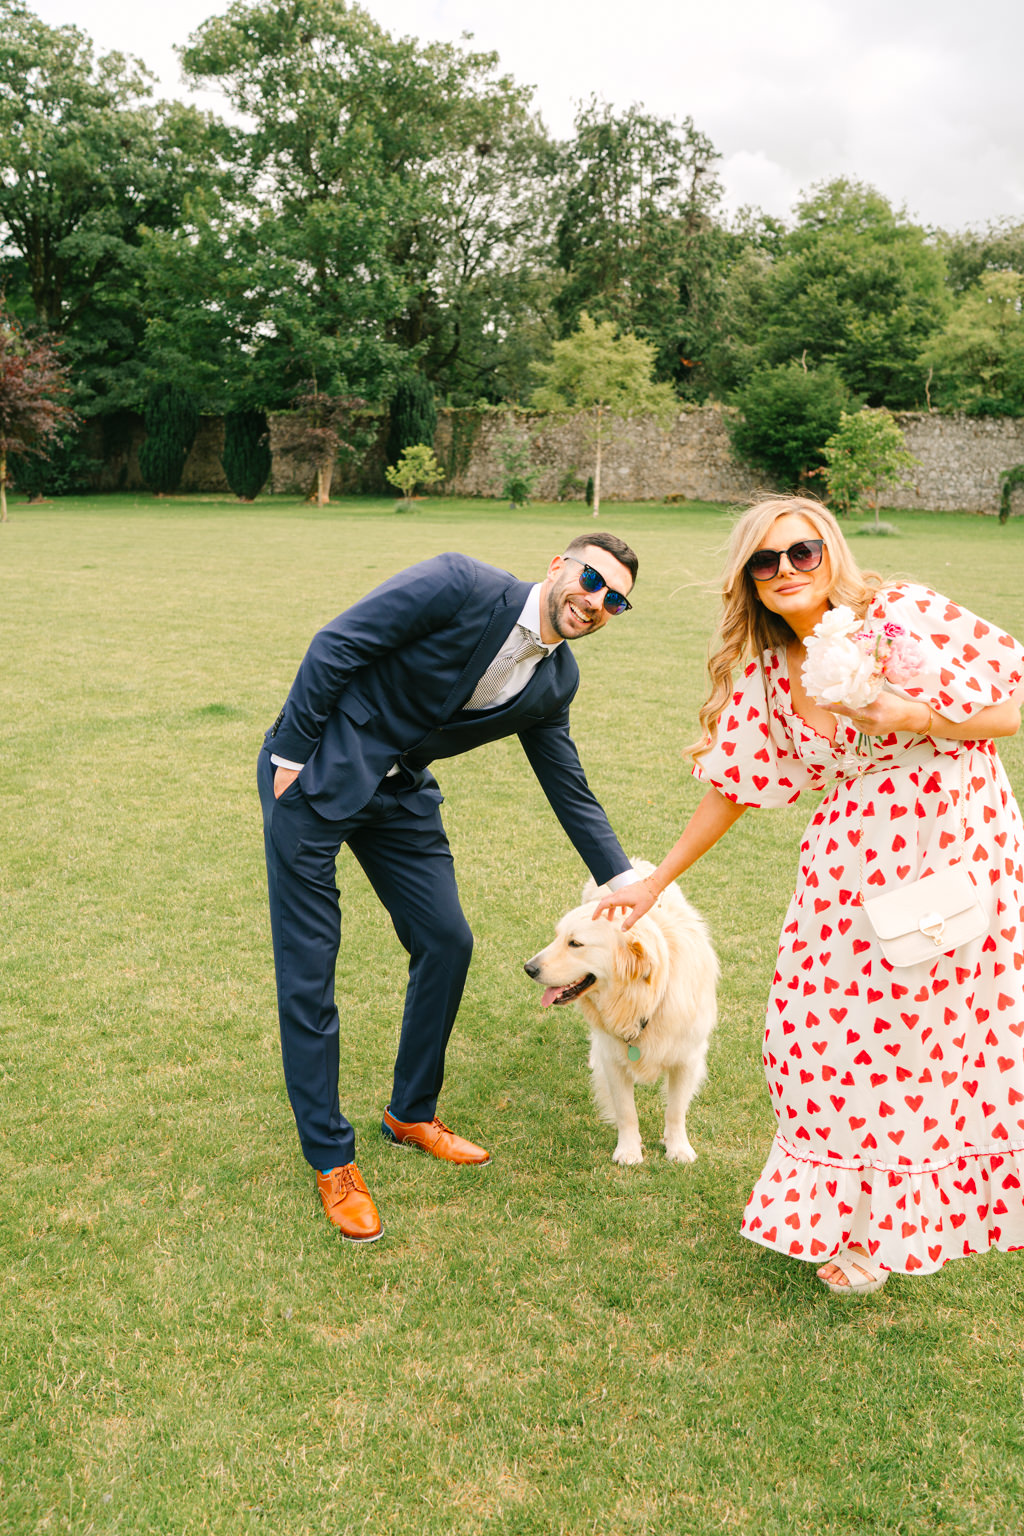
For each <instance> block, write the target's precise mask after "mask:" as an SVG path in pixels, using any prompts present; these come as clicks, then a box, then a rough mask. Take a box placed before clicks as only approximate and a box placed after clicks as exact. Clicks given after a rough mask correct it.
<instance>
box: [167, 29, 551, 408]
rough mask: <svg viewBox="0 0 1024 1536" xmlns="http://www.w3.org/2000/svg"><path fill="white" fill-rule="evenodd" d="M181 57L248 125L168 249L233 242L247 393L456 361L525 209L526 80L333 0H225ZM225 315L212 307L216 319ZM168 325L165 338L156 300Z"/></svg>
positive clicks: (487, 57) (359, 385) (440, 369)
mask: <svg viewBox="0 0 1024 1536" xmlns="http://www.w3.org/2000/svg"><path fill="white" fill-rule="evenodd" d="M182 60H183V64H184V66H185V70H186V74H187V77H188V79H189V80H190V81H191V83H193V84H195V85H197V86H201V87H211V86H213V87H219V88H221V89H222V90H223V91H224V92H225V93H226V95H227V97H228V100H229V102H230V103H231V106H232V108H233V109H234V110H235V112H236V113H238V114H239V115H241V116H243V117H244V118H245V119H246V120H247V122H248V123H249V125H250V126H249V128H248V129H247V130H246V131H245V132H240V133H239V134H238V135H237V136H236V138H235V141H234V142H235V147H236V164H237V180H238V185H239V195H238V197H237V198H236V200H235V206H234V207H233V208H231V209H227V210H225V211H224V212H223V213H222V214H220V215H214V214H211V215H210V216H209V218H208V220H207V227H206V228H205V229H204V231H203V237H202V249H200V248H199V246H198V245H196V246H195V247H193V243H192V242H191V240H189V241H187V242H185V243H184V248H183V249H180V250H179V259H180V261H181V263H182V266H183V267H185V268H187V266H188V263H189V259H190V258H191V257H192V256H193V255H195V257H196V259H197V261H198V260H199V259H202V263H203V266H204V269H207V270H208V269H209V267H210V266H211V265H213V263H214V260H215V257H214V256H213V255H212V252H213V251H215V249H216V248H217V247H218V246H219V248H220V250H221V252H222V253H223V255H224V257H225V258H226V259H227V260H231V259H232V257H234V256H235V253H236V252H238V250H239V249H240V248H241V249H242V251H243V252H244V265H245V267H246V269H247V280H246V282H245V283H244V285H242V287H241V288H239V289H238V290H237V291H236V292H235V293H234V294H233V295H232V296H231V302H230V304H229V306H228V310H227V315H228V316H229V317H230V323H231V324H232V326H233V328H234V329H236V330H237V331H239V332H242V333H248V335H249V336H250V337H251V368H250V373H251V378H252V379H253V380H254V381H255V385H256V389H255V394H256V397H257V398H258V399H259V400H260V403H262V404H264V405H267V406H269V405H283V404H285V403H286V402H287V401H288V400H290V399H291V397H292V396H293V395H294V393H295V391H296V389H298V388H301V387H303V380H306V379H308V378H309V377H310V376H312V375H315V376H316V378H317V379H319V380H320V384H321V388H322V389H323V390H324V391H326V392H327V393H328V394H334V395H346V394H350V393H358V394H360V395H362V396H364V397H365V398H368V399H374V400H382V399H386V398H388V396H389V395H391V393H392V391H393V388H394V383H395V381H397V380H398V379H399V378H401V377H403V376H405V377H407V376H408V374H409V372H410V365H415V366H420V364H421V360H422V367H423V368H425V370H426V373H427V376H428V377H437V376H439V375H441V374H446V373H449V372H451V371H453V370H454V369H455V368H456V367H457V364H458V360H459V358H460V356H461V353H462V349H463V346H464V342H465V339H466V334H467V330H468V329H471V328H472V327H471V326H468V325H467V324H466V323H465V317H464V315H463V310H464V309H466V308H472V309H473V313H472V315H470V316H469V319H470V320H471V321H472V325H476V324H477V323H478V322H477V318H476V317H477V315H478V314H479V313H480V312H481V309H483V311H484V312H485V313H486V302H487V301H486V299H485V297H484V295H483V289H484V288H485V287H486V282H487V279H488V276H489V275H490V274H492V272H493V269H494V268H495V266H496V265H500V264H501V263H502V261H503V260H504V254H503V253H504V251H505V249H506V247H507V245H508V244H509V243H513V244H514V243H516V242H517V241H518V240H519V238H520V235H521V233H522V231H523V230H524V229H529V228H530V227H531V225H532V223H533V213H532V211H530V209H531V208H532V205H529V207H528V204H529V200H528V199H525V194H521V193H520V191H519V187H520V185H525V182H526V181H530V179H531V178H530V177H529V176H526V177H525V178H523V180H522V182H521V181H520V178H519V177H518V169H522V168H523V164H522V162H523V159H524V157H523V156H520V157H519V158H518V159H515V157H514V156H513V157H512V158H511V159H510V155H512V146H513V144H514V143H515V141H516V138H517V134H518V133H519V131H520V129H522V130H523V131H524V132H525V129H526V125H527V123H528V115H527V111H526V102H527V99H528V94H529V93H528V92H526V91H524V90H522V88H520V87H516V86H514V85H513V83H512V82H511V81H510V80H508V79H507V77H503V76H502V77H496V76H495V65H496V57H495V55H493V54H489V53H472V52H468V51H465V50H463V49H461V48H458V47H455V46H452V45H449V44H443V43H432V44H429V45H426V46H421V45H420V44H418V43H417V42H415V41H414V40H412V39H409V38H400V39H395V38H392V37H391V36H390V35H389V34H388V33H387V32H386V31H384V29H383V28H381V27H380V26H379V25H378V24H377V23H376V22H375V21H374V20H373V18H372V17H371V16H370V15H369V14H368V13H367V12H366V11H365V10H363V9H362V8H361V7H360V6H358V5H356V4H346V3H345V0H290V3H289V4H288V5H279V4H276V3H272V0H256V3H252V4H245V3H241V0H234V3H233V4H231V5H229V6H228V8H227V10H226V12H225V14H224V15H223V16H217V17H213V18H212V19H211V20H209V21H207V22H206V23H204V25H203V26H202V27H200V28H199V29H198V31H197V32H196V33H195V34H194V35H193V37H192V38H191V39H190V41H189V44H188V46H187V47H186V48H185V49H184V50H183V52H182ZM502 167H504V173H503V171H502ZM177 243H178V245H179V247H181V246H182V242H180V241H179V242H177ZM166 254H167V255H168V258H169V256H170V253H166ZM470 294H472V295H473V298H472V304H471V303H470V298H469V295H470ZM473 306H476V307H475V308H473ZM219 319H220V311H216V312H215V311H214V310H213V309H212V306H211V314H210V328H211V330H212V329H214V328H215V326H216V324H217V323H218V321H219ZM162 326H163V329H162V332H161V336H160V340H161V344H167V343H168V342H170V341H171V339H172V337H171V334H170V332H171V329H172V327H173V313H172V312H171V310H170V309H169V308H168V307H167V305H166V301H165V303H164V307H163V311H162ZM212 354H213V349H212V348H211V347H209V346H206V347H205V349H204V355H205V356H207V357H212Z"/></svg>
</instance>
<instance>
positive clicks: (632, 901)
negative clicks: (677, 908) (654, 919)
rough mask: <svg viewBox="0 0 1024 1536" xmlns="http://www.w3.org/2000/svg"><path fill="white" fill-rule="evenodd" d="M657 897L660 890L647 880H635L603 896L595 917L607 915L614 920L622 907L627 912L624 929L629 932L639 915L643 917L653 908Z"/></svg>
mask: <svg viewBox="0 0 1024 1536" xmlns="http://www.w3.org/2000/svg"><path fill="white" fill-rule="evenodd" d="M657 899H658V892H656V891H653V890H652V889H651V887H650V886H649V885H648V883H647V881H646V880H635V881H634V882H633V884H632V885H624V886H622V888H621V889H620V890H618V891H613V892H612V893H611V895H610V896H602V897H601V900H600V901H599V902H598V904H597V906H596V907H595V908H594V918H595V920H596V919H597V918H599V917H606V918H608V920H609V922H612V921H614V918H615V914H616V912H617V911H618V910H619V908H620V907H621V909H622V911H623V912H625V914H626V917H625V920H624V922H623V924H622V931H623V933H627V932H628V931H629V929H630V928H632V926H633V924H634V923H635V922H636V920H637V918H638V917H643V915H644V913H645V912H649V911H650V910H651V908H652V907H653V906H654V903H655V902H656V901H657Z"/></svg>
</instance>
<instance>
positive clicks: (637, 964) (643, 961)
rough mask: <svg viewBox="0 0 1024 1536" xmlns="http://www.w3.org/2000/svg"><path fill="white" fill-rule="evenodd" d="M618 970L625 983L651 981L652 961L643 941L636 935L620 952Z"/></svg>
mask: <svg viewBox="0 0 1024 1536" xmlns="http://www.w3.org/2000/svg"><path fill="white" fill-rule="evenodd" d="M617 961H618V970H619V973H620V975H621V976H622V979H623V981H649V980H650V977H651V959H650V956H649V955H648V953H647V951H646V949H645V948H644V946H643V944H642V943H641V941H640V940H639V939H638V938H636V937H635V936H634V935H632V934H631V935H630V937H629V938H628V939H627V940H626V942H625V943H624V944H623V945H622V947H621V948H620V949H619V951H618V955H617Z"/></svg>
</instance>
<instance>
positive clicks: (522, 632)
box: [462, 624, 547, 709]
mask: <svg viewBox="0 0 1024 1536" xmlns="http://www.w3.org/2000/svg"><path fill="white" fill-rule="evenodd" d="M516 631H517V633H518V635H519V642H518V644H517V645H516V646H515V648H514V649H513V650H511V651H509V652H508V653H507V654H506V655H500V656H496V657H495V658H494V660H493V661H492V662H491V664H490V666H489V667H488V668H487V671H486V672H485V673H484V675H483V677H482V678H481V679H480V681H479V682H478V683H477V685H476V687H475V689H474V690H473V693H472V695H471V696H470V698H469V699H467V701H466V703H465V704H464V705H463V706H462V707H463V709H486V708H487V706H488V704H493V703H494V701H495V699H496V698H497V697H498V694H499V693H500V692H501V690H502V689H503V688H504V686H505V684H506V683H507V682H508V680H509V678H510V677H511V676H512V673H513V672H514V671H515V669H516V667H517V666H518V665H519V663H520V662H521V661H526V660H527V658H528V657H530V656H541V655H543V654H544V652H545V651H546V650H547V646H544V645H541V643H540V641H539V640H538V639H537V638H536V636H535V635H531V634H530V631H529V630H528V629H524V628H523V626H522V625H521V624H517V625H516Z"/></svg>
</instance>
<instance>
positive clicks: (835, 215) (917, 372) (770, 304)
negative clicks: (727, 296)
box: [735, 179, 949, 408]
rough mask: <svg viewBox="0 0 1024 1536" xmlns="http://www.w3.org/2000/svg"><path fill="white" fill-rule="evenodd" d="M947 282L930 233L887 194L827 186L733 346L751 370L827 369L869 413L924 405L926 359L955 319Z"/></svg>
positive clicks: (803, 213)
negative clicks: (859, 398)
mask: <svg viewBox="0 0 1024 1536" xmlns="http://www.w3.org/2000/svg"><path fill="white" fill-rule="evenodd" d="M945 273H946V268H945V261H944V258H943V256H942V254H941V252H940V251H939V249H938V248H937V245H936V243H935V242H934V241H933V239H932V238H931V236H930V235H929V234H928V232H927V231H926V230H925V229H923V228H922V227H921V226H919V225H917V224H914V223H913V222H912V221H911V220H910V219H908V218H907V216H906V214H904V213H902V212H897V211H894V210H893V208H892V206H891V205H890V204H889V203H888V202H887V201H886V199H885V198H884V197H882V196H881V194H880V193H878V192H876V191H874V189H873V188H871V187H867V186H864V185H862V184H861V183H859V182H851V181H848V180H844V179H840V180H837V181H833V182H829V183H827V184H825V185H823V186H820V187H817V188H815V189H814V190H813V191H812V192H811V194H810V195H809V196H808V197H806V198H805V199H804V200H803V201H802V202H801V203H799V204H798V205H797V221H796V224H795V226H794V227H793V228H792V229H791V230H789V231H788V232H787V233H786V235H785V237H784V238H783V240H782V241H781V242H780V244H779V247H778V250H777V253H776V254H775V255H774V256H772V257H771V258H770V260H769V264H768V268H767V271H766V272H765V274H764V280H763V282H761V283H760V284H759V285H758V286H757V289H756V292H751V293H750V294H749V297H750V298H751V299H752V300H753V302H751V303H750V304H749V307H748V310H747V313H746V316H745V322H746V324H745V328H744V329H743V330H742V331H740V332H739V333H738V334H737V336H736V341H735V345H736V346H737V347H738V348H739V349H742V350H744V351H745V357H746V365H747V366H748V367H749V368H750V369H751V371H753V370H754V369H755V368H757V369H761V368H766V367H767V368H771V367H777V366H780V365H784V364H786V363H789V362H802V363H806V364H807V365H808V366H811V367H814V366H820V365H822V364H829V365H830V366H831V367H834V368H835V369H836V371H837V372H838V374H839V375H840V376H841V377H842V378H843V380H844V381H845V383H846V385H847V387H848V388H849V389H850V390H851V391H852V392H853V393H855V394H857V395H860V396H862V397H863V398H864V399H865V401H866V402H867V404H868V405H872V406H881V405H888V406H891V407H893V408H896V407H905V408H911V407H914V406H917V405H923V404H924V403H925V382H926V378H927V371H926V370H925V369H923V368H922V366H921V352H922V349H923V348H924V347H925V346H926V345H927V343H928V342H929V340H930V339H931V338H932V336H934V335H935V334H936V333H937V332H938V331H940V330H941V329H942V326H943V324H944V322H945V319H946V315H947V313H948V308H949V300H948V294H947V290H946V285H945Z"/></svg>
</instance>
